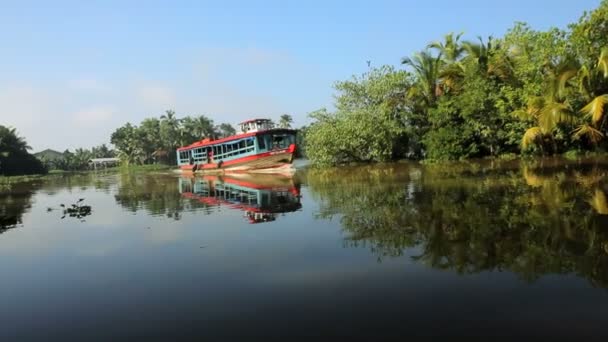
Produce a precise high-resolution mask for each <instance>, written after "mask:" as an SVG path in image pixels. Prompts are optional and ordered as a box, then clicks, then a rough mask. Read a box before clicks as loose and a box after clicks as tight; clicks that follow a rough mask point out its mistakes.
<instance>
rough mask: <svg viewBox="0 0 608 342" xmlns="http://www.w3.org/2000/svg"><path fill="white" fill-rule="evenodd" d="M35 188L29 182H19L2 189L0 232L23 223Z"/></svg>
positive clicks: (0, 192) (0, 195)
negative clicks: (7, 188)
mask: <svg viewBox="0 0 608 342" xmlns="http://www.w3.org/2000/svg"><path fill="white" fill-rule="evenodd" d="M33 193H34V189H33V188H32V187H31V186H30V185H29V184H17V185H15V186H13V187H12V188H11V189H10V191H9V190H0V234H2V233H4V232H6V231H7V230H9V229H11V228H15V227H17V226H18V225H20V224H21V222H22V218H23V215H24V214H25V213H26V212H27V211H28V210H29V209H30V208H31V206H32V200H31V199H32V194H33Z"/></svg>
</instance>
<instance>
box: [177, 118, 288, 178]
mask: <svg viewBox="0 0 608 342" xmlns="http://www.w3.org/2000/svg"><path fill="white" fill-rule="evenodd" d="M239 128H240V132H239V133H237V134H236V135H233V136H229V137H226V138H222V139H217V140H214V139H209V138H206V139H203V140H200V141H197V142H194V143H192V144H190V145H188V146H183V147H180V148H178V149H177V165H178V166H179V168H180V169H181V170H182V171H193V172H196V171H197V170H202V171H209V172H216V171H222V172H256V171H258V172H284V171H285V170H287V169H291V168H292V165H291V164H292V162H293V159H294V156H295V153H296V132H297V131H296V130H293V129H288V128H275V127H274V125H273V124H272V121H271V120H269V119H252V120H247V121H245V122H242V123H240V124H239Z"/></svg>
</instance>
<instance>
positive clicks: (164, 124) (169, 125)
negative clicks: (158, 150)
mask: <svg viewBox="0 0 608 342" xmlns="http://www.w3.org/2000/svg"><path fill="white" fill-rule="evenodd" d="M160 120H161V122H160V133H161V139H162V141H163V145H164V148H165V149H168V150H173V149H175V148H176V147H177V145H178V144H179V140H180V137H179V133H180V129H179V128H180V120H179V119H178V118H177V117H176V116H175V112H174V111H173V110H167V111H166V112H165V114H163V115H161V117H160Z"/></svg>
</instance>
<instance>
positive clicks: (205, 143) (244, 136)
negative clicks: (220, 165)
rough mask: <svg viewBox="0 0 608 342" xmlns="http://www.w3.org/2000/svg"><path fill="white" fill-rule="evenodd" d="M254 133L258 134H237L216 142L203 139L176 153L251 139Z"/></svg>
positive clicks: (181, 148) (179, 149)
mask: <svg viewBox="0 0 608 342" xmlns="http://www.w3.org/2000/svg"><path fill="white" fill-rule="evenodd" d="M256 133H258V132H251V133H243V134H237V135H231V136H229V137H226V138H221V139H217V140H210V139H208V138H207V139H203V140H200V141H197V142H194V143H192V144H190V145H188V146H183V147H180V148H178V149H177V150H178V151H183V150H188V149H191V148H194V147H201V146H209V145H215V144H220V143H223V142H226V141H230V140H237V139H242V138H247V137H252V136H254V135H255V134H256Z"/></svg>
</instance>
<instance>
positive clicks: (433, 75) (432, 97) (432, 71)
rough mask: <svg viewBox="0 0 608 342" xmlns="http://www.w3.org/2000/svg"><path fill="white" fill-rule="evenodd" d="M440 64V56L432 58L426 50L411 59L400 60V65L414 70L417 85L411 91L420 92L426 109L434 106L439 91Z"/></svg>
mask: <svg viewBox="0 0 608 342" xmlns="http://www.w3.org/2000/svg"><path fill="white" fill-rule="evenodd" d="M441 63H442V62H441V54H439V55H438V56H436V57H433V55H432V54H431V53H430V52H429V51H426V50H425V51H422V52H418V53H416V54H414V56H413V57H411V58H410V57H404V58H403V59H402V60H401V64H405V65H409V66H411V67H412V68H413V69H414V74H415V75H416V78H417V80H418V83H417V84H416V87H414V89H412V90H413V91H419V92H420V94H421V95H422V98H423V99H424V102H425V103H426V105H427V107H432V106H433V105H434V104H435V102H436V100H437V96H438V95H439V93H440V91H441V90H440V88H439V87H438V86H439V76H440V68H441ZM411 94H412V93H410V95H411Z"/></svg>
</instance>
